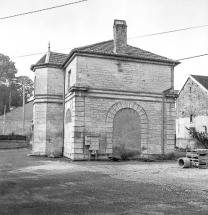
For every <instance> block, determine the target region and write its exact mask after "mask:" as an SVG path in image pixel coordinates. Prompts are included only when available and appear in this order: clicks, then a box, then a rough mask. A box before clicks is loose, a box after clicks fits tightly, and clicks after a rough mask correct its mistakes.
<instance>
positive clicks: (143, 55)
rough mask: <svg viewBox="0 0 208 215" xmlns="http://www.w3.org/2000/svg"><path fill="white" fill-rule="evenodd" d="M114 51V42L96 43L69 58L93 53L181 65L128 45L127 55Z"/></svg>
mask: <svg viewBox="0 0 208 215" xmlns="http://www.w3.org/2000/svg"><path fill="white" fill-rule="evenodd" d="M113 49H114V41H113V40H108V41H105V42H101V43H95V44H92V45H89V46H84V47H80V48H75V49H73V50H72V51H71V52H70V53H69V57H68V58H70V56H71V55H72V54H73V53H75V52H83V53H85V52H86V53H92V54H109V55H115V56H123V57H130V58H131V57H132V58H137V59H143V60H153V61H159V62H167V63H176V64H179V63H180V62H179V61H175V60H172V59H169V58H166V57H163V56H160V55H157V54H154V53H151V52H148V51H145V50H143V49H140V48H136V47H133V46H130V45H127V47H126V52H125V53H115V52H114V51H113Z"/></svg>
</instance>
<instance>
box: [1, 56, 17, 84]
mask: <svg viewBox="0 0 208 215" xmlns="http://www.w3.org/2000/svg"><path fill="white" fill-rule="evenodd" d="M16 73H17V69H16V67H15V63H14V62H13V61H11V60H10V58H9V57H8V56H5V55H3V54H0V85H1V84H9V82H10V81H11V80H12V79H13V78H14V77H15V74H16Z"/></svg>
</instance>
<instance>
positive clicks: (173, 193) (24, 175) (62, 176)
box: [0, 149, 208, 215]
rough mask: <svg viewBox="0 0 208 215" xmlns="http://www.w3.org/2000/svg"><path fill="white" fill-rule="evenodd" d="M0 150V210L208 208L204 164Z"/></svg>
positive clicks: (200, 210) (181, 210)
mask: <svg viewBox="0 0 208 215" xmlns="http://www.w3.org/2000/svg"><path fill="white" fill-rule="evenodd" d="M28 153H30V150H29V149H19V150H17V149H16V150H4V151H3V150H2V151H0V214H12V215H13V214H15V215H16V214H17V215H18V214H21V215H22V214H23V215H27V214H80V215H82V214H90V215H91V214H92V215H94V214H96V215H104V214H110V215H113V214H152V215H158V214H159V215H160V214H161V215H163V214H168V215H169V214H196V213H197V214H199V215H200V214H202V215H203V214H208V199H207V194H208V183H207V181H208V169H195V168H189V169H181V168H179V167H178V165H177V162H176V161H171V162H170V161H166V162H149V163H147V162H137V161H128V162H94V161H91V162H71V161H70V160H68V159H64V158H61V159H51V158H43V157H27V156H26V155H27V154H28Z"/></svg>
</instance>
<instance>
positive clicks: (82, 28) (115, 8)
mask: <svg viewBox="0 0 208 215" xmlns="http://www.w3.org/2000/svg"><path fill="white" fill-rule="evenodd" d="M75 1H77V0H35V1H34V0H18V1H14V0H6V1H5V0H0V8H1V14H0V18H2V17H5V16H10V15H15V14H20V13H24V12H29V11H33V10H38V9H43V8H48V7H53V6H57V5H61V4H66V3H70V2H75ZM114 19H122V20H126V22H127V25H128V29H127V30H128V37H129V38H130V37H136V36H141V35H146V34H152V33H158V32H163V31H170V30H175V29H180V28H186V27H193V26H198V25H206V24H208V0H88V1H85V2H82V3H78V4H74V5H69V6H66V7H61V8H57V9H52V10H48V11H43V12H39V13H33V14H29V15H25V16H19V17H15V18H10V19H3V20H0V29H1V30H0V32H1V33H0V53H2V54H4V55H7V56H9V57H10V58H11V59H12V60H13V61H14V62H15V63H16V67H17V69H18V75H27V76H29V77H30V78H33V72H32V71H31V70H30V66H31V64H34V63H36V62H37V61H38V60H39V59H40V58H41V57H42V56H43V54H40V55H33V56H30V57H21V58H16V56H22V55H28V54H33V53H40V52H46V51H47V47H48V42H49V41H50V43H51V51H56V50H60V49H67V50H61V51H59V52H61V53H69V52H70V50H71V48H74V47H79V46H84V45H90V44H93V43H96V42H101V41H105V40H109V39H113V21H114ZM128 44H129V45H133V46H136V47H138V48H142V49H144V50H147V51H150V52H153V53H155V54H159V55H162V56H165V57H168V58H171V59H175V60H177V59H181V58H185V57H190V56H195V55H200V54H205V53H208V27H204V28H197V29H191V30H186V31H179V32H175V33H170V34H162V35H157V36H152V37H145V38H138V39H128ZM181 62H182V63H181V64H180V65H178V66H177V67H175V89H180V88H181V87H182V85H183V84H184V83H185V81H186V79H187V77H188V74H196V75H208V64H207V62H208V56H204V57H199V58H194V59H190V60H184V61H181Z"/></svg>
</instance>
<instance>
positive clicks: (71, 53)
mask: <svg viewBox="0 0 208 215" xmlns="http://www.w3.org/2000/svg"><path fill="white" fill-rule="evenodd" d="M79 54H81V55H97V56H106V57H114V58H122V59H127V60H142V61H146V62H150V61H151V62H154V63H164V64H167V65H172V66H174V67H175V66H177V65H179V64H180V63H181V62H180V61H174V60H161V59H152V58H145V57H137V56H130V55H126V54H112V53H101V52H91V51H81V50H76V49H74V50H72V51H71V52H70V53H69V56H68V57H67V59H66V60H65V62H64V63H63V65H62V67H63V68H66V67H67V65H68V62H69V61H70V59H71V58H73V57H74V56H75V55H79Z"/></svg>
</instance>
